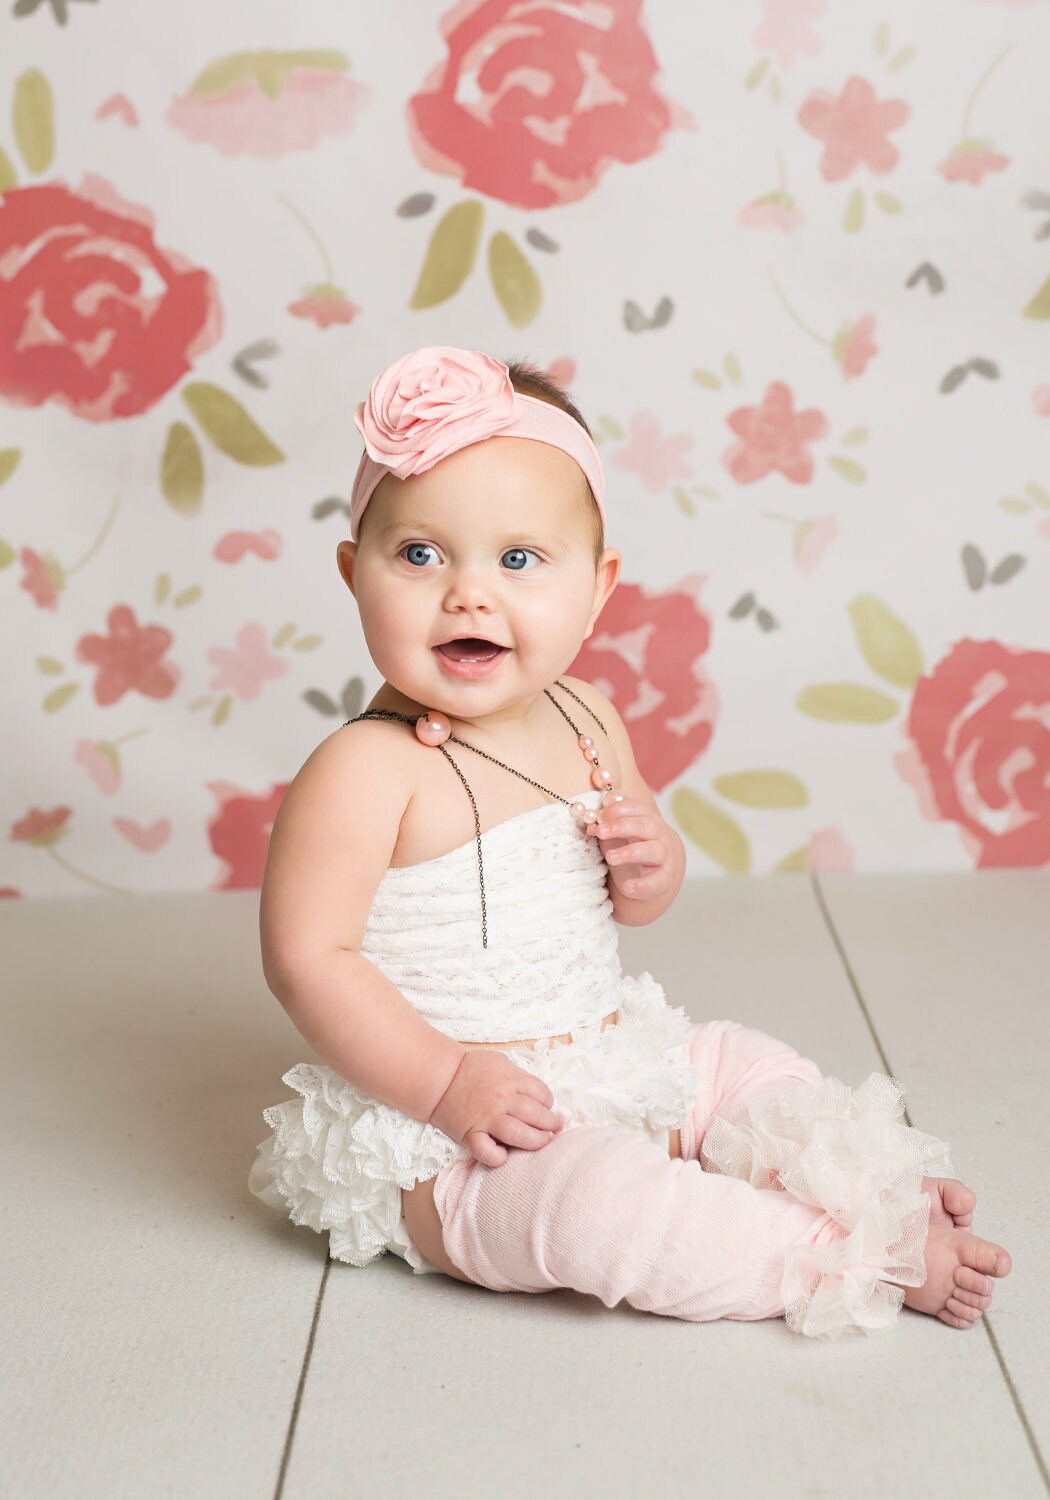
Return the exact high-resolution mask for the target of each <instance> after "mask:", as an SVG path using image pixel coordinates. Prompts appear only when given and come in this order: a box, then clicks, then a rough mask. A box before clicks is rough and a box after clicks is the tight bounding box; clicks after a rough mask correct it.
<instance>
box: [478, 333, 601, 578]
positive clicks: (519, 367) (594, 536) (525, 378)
mask: <svg viewBox="0 0 1050 1500" xmlns="http://www.w3.org/2000/svg"><path fill="white" fill-rule="evenodd" d="M503 363H504V364H505V365H506V366H507V373H508V374H509V376H510V383H511V385H512V386H513V387H514V389H515V390H516V391H517V392H518V393H519V394H520V395H522V396H534V397H535V398H536V399H537V400H538V401H546V402H548V403H549V404H550V405H551V406H558V407H560V408H561V410H562V411H563V412H565V413H566V414H567V415H568V416H570V417H572V418H573V419H574V421H577V422H579V424H580V426H581V427H582V428H583V430H584V432H585V433H586V434H587V436H588V437H589V438H590V439H591V441H592V442H593V440H594V433H593V432H592V431H591V429H590V428H589V427H588V426H587V423H586V422H585V421H584V420H583V416H582V414H581V412H580V410H579V407H577V405H576V403H575V402H574V401H573V400H572V398H571V397H570V396H569V394H568V392H567V391H564V390H562V388H561V386H560V385H558V384H557V383H556V382H555V381H553V380H552V379H551V378H550V376H549V375H546V374H545V373H544V372H543V371H542V370H540V369H538V368H537V367H536V366H535V365H534V364H532V362H531V361H529V360H522V359H515V360H509V359H507V360H504V361H503ZM581 478H583V473H582V470H581ZM577 494H578V495H579V497H580V499H581V500H582V501H583V504H584V506H585V508H586V511H587V519H588V521H589V522H590V527H591V542H592V548H593V552H594V571H595V572H596V573H597V571H598V564H599V562H600V561H601V556H602V553H603V552H604V551H605V527H604V526H603V525H602V518H601V516H600V515H599V513H598V507H597V506H596V505H595V503H594V500H593V498H592V496H591V487H590V485H589V484H588V483H587V480H586V478H583V482H582V485H581V486H580V488H579V489H578V490H577Z"/></svg>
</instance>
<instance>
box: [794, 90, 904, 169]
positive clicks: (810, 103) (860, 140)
mask: <svg viewBox="0 0 1050 1500" xmlns="http://www.w3.org/2000/svg"><path fill="white" fill-rule="evenodd" d="M910 114H911V110H910V109H909V108H908V106H907V104H905V102H904V100H903V99H887V100H886V101H885V102H884V103H882V104H880V103H879V102H878V101H877V99H876V98H875V90H874V89H873V88H872V86H871V84H870V83H869V82H868V80H867V79H866V78H858V77H857V76H856V75H854V77H852V78H849V79H847V80H846V83H845V84H844V85H843V88H842V92H841V93H840V94H839V95H838V96H837V97H836V96H835V95H834V94H831V93H829V92H828V91H827V90H826V89H814V90H813V92H812V93H811V94H810V96H809V98H808V99H807V100H806V102H805V103H804V104H803V106H802V108H801V109H800V110H799V112H798V120H799V124H800V125H801V126H802V128H803V130H806V131H808V132H809V134H810V135H812V136H815V137H816V138H817V140H818V141H823V142H824V147H825V149H824V155H823V157H822V158H821V163H820V171H821V174H822V176H823V178H824V180H825V182H841V181H842V179H843V178H844V177H848V176H849V175H850V173H851V172H854V171H856V169H857V168H858V167H861V166H865V167H868V168H869V169H870V170H871V171H872V172H874V173H875V175H876V176H877V177H885V176H886V174H887V172H891V171H892V170H893V168H894V167H895V166H896V165H897V162H898V161H899V160H900V153H899V152H898V150H897V148H896V147H895V146H894V145H893V144H892V143H891V142H890V141H889V140H888V139H887V137H888V135H889V132H890V131H891V130H899V129H900V128H901V126H902V125H904V124H905V123H906V121H907V119H908V117H909V115H910Z"/></svg>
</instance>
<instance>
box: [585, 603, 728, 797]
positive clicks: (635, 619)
mask: <svg viewBox="0 0 1050 1500" xmlns="http://www.w3.org/2000/svg"><path fill="white" fill-rule="evenodd" d="M704 581H705V580H704V579H703V578H702V577H691V578H683V579H682V581H681V582H680V583H679V584H678V586H677V587H676V588H673V589H670V590H669V591H668V592H667V593H663V594H649V593H646V591H645V589H644V588H642V587H641V586H640V585H639V584H636V583H621V584H619V585H618V587H617V588H616V589H615V590H614V591H613V593H612V595H611V597H610V598H609V600H608V601H607V603H606V605H605V607H604V609H603V610H602V612H601V614H600V615H599V616H598V619H597V621H596V623H595V626H594V630H593V632H592V634H591V635H590V636H589V637H588V638H587V640H586V641H584V643H583V647H582V649H581V650H580V652H579V654H578V655H577V657H576V659H575V661H574V662H573V663H572V665H571V666H570V667H569V673H570V675H572V676H574V677H582V678H583V680H584V681H585V682H593V684H594V686H595V687H596V688H598V689H599V690H600V691H601V692H603V693H604V694H605V696H606V697H607V698H609V699H610V700H611V701H612V702H613V703H614V704H615V705H616V710H617V712H618V713H619V715H620V717H621V719H623V721H624V723H625V724H626V726H627V730H628V732H629V734H630V736H631V744H632V747H633V749H634V757H635V760H636V762H637V764H638V770H639V771H640V772H641V775H642V780H643V781H644V782H645V783H646V785H647V786H649V787H651V788H652V789H653V791H655V792H658V791H661V790H662V789H663V788H664V787H665V786H667V785H668V784H669V783H670V782H672V781H674V780H675V779H676V778H677V777H679V776H681V775H682V774H683V772H685V771H687V770H688V769H689V767H690V766H691V765H692V764H693V762H694V761H695V760H696V759H697V758H698V756H700V755H702V754H703V752H704V750H706V748H707V745H708V742H709V741H710V739H711V735H712V733H713V732H714V722H715V717H716V715H717V712H718V707H719V702H718V695H717V693H716V691H715V689H714V688H713V687H712V685H711V683H710V682H709V681H708V679H707V677H706V676H705V673H704V663H703V656H704V653H705V652H706V651H707V647H708V643H709V641H710V639H711V627H710V624H709V623H708V619H707V616H706V615H705V614H704V613H703V612H702V611H701V609H700V606H699V604H698V602H697V598H696V596H697V594H698V593H699V590H700V586H701V585H702V584H703V583H704Z"/></svg>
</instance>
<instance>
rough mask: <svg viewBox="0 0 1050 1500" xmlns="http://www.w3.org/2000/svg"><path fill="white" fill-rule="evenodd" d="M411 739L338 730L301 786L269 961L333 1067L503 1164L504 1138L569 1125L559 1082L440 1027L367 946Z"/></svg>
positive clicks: (292, 812)
mask: <svg viewBox="0 0 1050 1500" xmlns="http://www.w3.org/2000/svg"><path fill="white" fill-rule="evenodd" d="M377 731H378V733H377ZM380 736H381V737H380ZM405 748H406V747H405V746H404V745H403V744H399V743H398V742H397V741H396V740H395V739H394V738H393V736H392V735H391V734H390V732H389V730H388V729H387V728H386V726H383V728H382V729H381V728H380V726H378V725H355V726H352V727H350V728H347V729H344V730H343V731H341V732H340V731H337V732H336V734H334V735H331V736H329V738H328V739H327V740H325V741H323V742H322V744H320V745H319V746H318V747H317V749H316V750H315V751H314V752H313V754H312V755H311V756H310V758H309V759H308V760H307V761H306V763H305V765H304V766H303V767H302V769H301V770H300V772H299V773H298V775H297V776H296V778H295V780H294V781H293V782H292V784H291V786H290V787H289V788H288V791H287V793H286V794H285V797H284V801H283V802H282V804H281V807H280V809H279V810H278V814H277V817H276V819H275V821H274V826H273V831H272V834H271V837H270V847H269V851H268V854H267V860H266V873H265V875H264V877H263V888H262V897H261V901H260V907H259V926H260V936H261V939H262V960H263V973H264V975H265V978H266V983H267V985H268V986H269V988H270V990H271V991H272V993H273V994H274V995H275V996H276V998H277V999H278V1000H279V1001H280V1002H281V1004H282V1005H283V1006H284V1008H285V1010H286V1011H287V1012H288V1015H289V1017H290V1018H291V1020H292V1022H293V1024H294V1025H295V1027H296V1029H297V1030H298V1031H299V1032H300V1034H301V1035H302V1036H303V1037H304V1038H305V1039H306V1041H307V1042H309V1044H310V1046H311V1047H313V1049H314V1051H315V1052H316V1053H317V1054H318V1056H319V1057H320V1058H321V1060H322V1061H323V1062H325V1063H326V1064H327V1065H328V1066H329V1067H330V1068H331V1069H332V1070H333V1072H335V1073H337V1074H338V1075H339V1076H340V1077H341V1078H345V1079H346V1080H347V1082H348V1083H351V1084H353V1085H354V1086H355V1087H357V1088H359V1089H361V1090H362V1092H364V1093H366V1094H370V1095H371V1096H372V1097H373V1098H375V1099H379V1100H381V1101H382V1102H383V1103H386V1104H390V1105H393V1106H394V1107H395V1108H397V1109H400V1110H403V1111H404V1113H405V1114H408V1115H411V1116H412V1118H413V1119H416V1120H422V1121H423V1122H425V1123H426V1122H432V1123H433V1124H435V1125H436V1126H437V1127H438V1128H439V1129H441V1130H443V1131H444V1132H445V1133H446V1134H448V1135H449V1136H451V1138H452V1139H453V1140H455V1141H456V1142H457V1143H459V1142H462V1143H464V1144H466V1145H467V1146H468V1148H469V1149H470V1150H471V1152H472V1153H473V1154H474V1155H475V1156H476V1157H477V1159H478V1160H479V1161H482V1162H485V1163H486V1164H487V1165H490V1166H500V1165H502V1164H503V1162H504V1161H505V1160H506V1157H507V1153H506V1151H505V1150H504V1148H503V1146H501V1145H500V1144H498V1142H500V1141H503V1142H506V1144H508V1145H512V1146H519V1147H522V1148H525V1149H528V1150H535V1149H538V1148H539V1147H540V1146H543V1145H546V1144H547V1142H548V1141H549V1140H550V1138H551V1134H552V1132H553V1131H554V1130H556V1129H557V1128H558V1127H559V1126H560V1125H561V1124H562V1123H563V1122H562V1121H561V1119H560V1117H559V1116H557V1115H555V1114H554V1113H553V1111H552V1110H551V1109H550V1108H549V1105H550V1104H552V1103H553V1098H554V1096H553V1094H552V1093H551V1091H550V1089H549V1088H548V1087H547V1085H546V1084H545V1083H543V1082H542V1080H541V1079H539V1078H535V1077H533V1076H532V1075H530V1074H528V1073H526V1072H525V1071H524V1069H521V1068H518V1067H517V1066H516V1064H514V1063H513V1062H511V1060H510V1058H508V1057H506V1056H505V1054H504V1053H502V1052H499V1051H484V1050H482V1049H468V1048H466V1047H463V1046H461V1045H460V1043H459V1042H457V1041H455V1040H454V1039H453V1038H451V1037H448V1036H446V1035H445V1034H444V1032H441V1031H439V1030H437V1028H436V1027H434V1026H431V1025H430V1024H429V1022H427V1021H425V1020H424V1019H423V1017H422V1016H421V1015H420V1014H419V1012H418V1011H417V1010H416V1009H415V1007H414V1006H412V1005H411V1004H410V1003H409V1001H408V1000H406V999H405V997H404V995H402V994H401V991H400V990H399V989H398V988H397V987H396V985H394V984H391V982H390V981H389V980H388V979H387V978H386V976H385V975H384V974H382V973H381V972H380V971H379V969H377V968H376V966H375V965H374V964H372V963H370V962H369V961H368V959H366V958H364V957H363V956H362V954H361V953H360V952H359V951H358V950H359V949H360V946H361V943H362V940H363V937H364V932H365V926H366V923H367V919H368V912H369V909H370V907H371V904H372V898H373V896H374V895H375V892H376V888H377V887H378V885H379V881H380V880H381V878H382V876H383V874H384V873H385V871H386V870H387V868H388V867H389V863H390V855H391V853H392V851H393V848H394V845H395V843H396V841H397V833H398V828H399V826H400V822H401V818H402V817H403V815H404V812H405V810H406V807H407V803H408V792H407V791H406V788H407V787H408V786H409V785H410V784H411V782H410V778H409V776H408V774H407V766H406V762H405Z"/></svg>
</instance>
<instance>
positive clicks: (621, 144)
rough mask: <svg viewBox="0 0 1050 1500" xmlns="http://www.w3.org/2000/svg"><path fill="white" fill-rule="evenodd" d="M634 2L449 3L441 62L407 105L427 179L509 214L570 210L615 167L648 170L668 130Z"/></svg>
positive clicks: (687, 120) (682, 121) (685, 115)
mask: <svg viewBox="0 0 1050 1500" xmlns="http://www.w3.org/2000/svg"><path fill="white" fill-rule="evenodd" d="M641 9H642V7H641V0H612V3H609V4H602V5H594V4H579V3H577V4H573V5H571V6H557V5H530V6H522V5H521V4H520V0H458V3H456V4H454V5H452V6H451V7H450V8H449V9H448V10H447V11H446V12H445V14H444V15H443V16H442V17H441V19H440V23H439V24H440V27H441V34H442V36H443V37H444V40H445V45H446V47H447V49H448V56H447V57H446V58H445V59H444V60H443V61H441V62H439V63H437V64H436V66H435V67H434V68H432V69H431V71H430V72H429V73H428V74H427V76H426V77H425V78H424V80H423V84H422V87H421V88H420V89H419V91H418V93H416V94H413V95H412V97H411V98H410V99H409V101H408V107H407V111H406V113H407V116H408V127H409V132H410V138H411V142H412V146H413V149H414V150H415V153H416V156H417V157H418V158H419V160H420V162H421V163H422V165H423V166H424V167H426V168H427V169H428V170H429V171H432V172H444V173H446V174H447V175H449V176H451V177H456V178H458V179H459V180H460V181H461V182H462V184H463V186H464V187H465V188H468V189H471V190H473V191H474V192H479V193H485V194H486V195H487V196H488V197H490V198H497V199H499V200H500V201H501V202H503V203H509V204H510V205H512V206H513V207H515V208H530V209H535V208H550V207H551V206H553V205H558V204H565V203H575V202H576V201H577V200H578V199H580V198H584V197H586V196H587V194H588V193H591V192H593V191H594V189H595V187H596V186H597V185H598V182H599V181H600V179H601V177H602V176H603V175H604V173H605V172H606V171H607V170H608V168H609V167H610V166H611V165H612V164H613V163H614V162H638V161H647V160H648V159H649V158H650V157H653V156H655V155H656V154H657V153H658V152H659V151H661V150H662V149H663V144H664V138H665V136H666V135H667V133H668V132H669V131H670V130H671V129H673V128H679V129H686V130H695V129H696V128H697V127H696V121H695V120H694V118H693V116H692V115H691V114H690V113H689V111H688V110H686V109H684V108H683V107H682V106H681V105H678V104H675V103H672V102H669V101H668V100H667V99H666V98H664V96H663V94H662V93H661V92H660V89H659V86H658V78H659V73H660V67H659V63H658V62H657V59H656V56H655V54H654V52H653V47H652V43H651V41H650V40H649V35H648V33H647V31H646V28H645V24H644V19H643V17H642V14H641Z"/></svg>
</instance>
